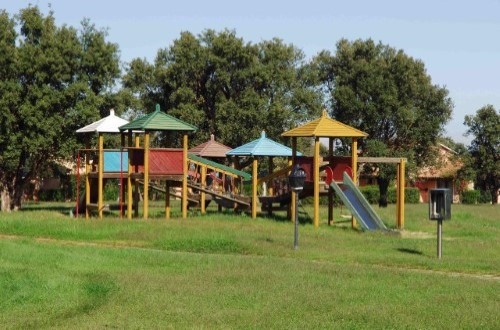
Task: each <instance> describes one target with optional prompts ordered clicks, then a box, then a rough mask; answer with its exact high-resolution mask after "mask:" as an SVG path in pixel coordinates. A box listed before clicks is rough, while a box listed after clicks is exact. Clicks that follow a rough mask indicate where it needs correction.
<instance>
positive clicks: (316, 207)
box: [314, 137, 319, 228]
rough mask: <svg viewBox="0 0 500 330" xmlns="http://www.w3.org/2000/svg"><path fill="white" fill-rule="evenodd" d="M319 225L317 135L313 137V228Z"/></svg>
mask: <svg viewBox="0 0 500 330" xmlns="http://www.w3.org/2000/svg"><path fill="white" fill-rule="evenodd" d="M318 227H319V137H315V138H314V228H318Z"/></svg>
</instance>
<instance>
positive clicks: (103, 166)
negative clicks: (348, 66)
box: [77, 106, 405, 229]
mask: <svg viewBox="0 0 500 330" xmlns="http://www.w3.org/2000/svg"><path fill="white" fill-rule="evenodd" d="M117 118H118V117H116V116H114V113H113V112H112V113H111V114H110V116H108V117H106V118H103V119H101V120H100V121H98V122H96V123H93V124H90V125H88V126H86V127H84V128H82V129H79V130H78V131H77V132H78V133H85V132H98V133H99V140H98V149H90V148H87V149H82V150H80V151H79V154H78V155H79V157H78V161H80V152H84V153H85V173H86V174H85V183H86V184H85V188H86V189H85V203H84V204H82V203H77V213H78V209H79V208H80V210H81V209H83V208H84V209H85V215H86V217H87V218H88V217H89V214H90V212H91V211H93V210H96V211H97V213H98V216H99V217H100V218H102V211H103V209H104V208H105V206H104V204H103V186H104V180H106V179H110V178H114V179H119V180H120V204H119V208H120V215H123V213H124V210H123V207H126V211H127V217H128V218H129V219H131V218H132V214H135V216H138V201H139V197H138V196H139V193H138V191H139V187H140V186H142V190H143V207H144V210H143V217H144V218H145V219H147V218H148V207H149V205H148V204H149V203H148V201H149V190H150V189H155V190H158V191H162V192H164V193H165V195H166V197H165V216H166V218H167V219H168V218H170V198H171V196H175V197H179V198H180V199H181V201H182V202H181V209H182V218H186V217H187V208H188V207H189V206H196V207H199V208H200V210H201V213H202V214H204V213H206V207H207V205H208V203H209V202H210V201H215V202H216V203H217V204H218V205H219V210H220V209H221V208H222V207H226V208H231V209H234V210H235V211H249V212H250V213H251V216H252V218H255V217H256V216H257V206H258V204H260V205H261V210H262V211H267V212H268V213H269V214H272V212H273V211H274V210H287V211H288V215H289V216H290V218H291V219H294V218H295V214H294V212H295V210H296V208H295V205H294V204H295V200H296V199H295V192H293V191H290V190H289V187H288V184H287V178H288V175H289V173H290V170H291V168H292V166H293V165H298V166H300V167H301V168H302V169H304V171H305V173H306V182H305V186H304V189H303V190H302V192H300V195H299V197H300V198H304V197H307V196H313V197H314V198H313V200H314V217H313V223H314V226H315V228H317V227H318V226H319V196H320V195H327V196H328V201H329V203H328V204H329V205H328V224H332V222H333V194H334V193H337V194H338V195H339V196H340V198H341V199H342V201H343V202H344V203H345V204H346V206H347V207H348V208H349V209H350V210H351V213H352V214H353V218H352V225H353V226H355V224H356V222H355V219H357V220H358V222H359V224H360V225H361V226H362V227H363V228H365V229H374V228H377V229H384V228H385V227H384V226H383V223H382V222H381V221H380V220H379V219H378V217H376V216H373V214H374V211H373V210H371V207H370V206H369V204H368V203H365V202H363V201H359V198H358V197H359V196H361V197H362V195H361V193H359V191H358V189H357V188H356V178H357V173H356V172H357V164H358V163H361V162H370V163H374V162H386V163H387V162H390V163H394V162H396V163H398V190H397V191H398V192H397V227H398V228H403V226H404V166H405V159H395V158H365V157H360V158H358V157H357V139H358V138H360V137H365V136H366V133H364V132H361V131H359V130H357V129H354V128H352V127H350V126H347V125H345V124H342V123H340V122H337V121H335V120H333V119H330V118H328V117H327V116H326V112H324V113H323V115H322V116H321V117H320V118H319V119H317V120H315V121H312V122H310V123H307V124H305V125H303V126H301V127H298V128H295V129H293V130H290V131H288V132H285V133H283V134H282V135H283V136H289V137H292V148H289V147H286V146H283V145H281V144H279V143H277V142H275V141H273V140H270V139H268V138H267V137H266V135H265V132H262V134H261V137H260V138H259V139H256V140H254V141H251V142H249V143H247V144H245V145H243V146H241V147H238V148H236V149H233V150H230V151H229V152H226V153H225V155H226V156H227V157H233V163H234V167H229V166H226V165H223V164H220V163H217V162H215V161H213V160H210V159H207V158H204V157H200V156H197V155H195V154H190V153H188V136H187V134H188V133H191V132H195V131H196V127H194V126H192V125H190V124H187V123H184V122H182V121H180V120H178V119H176V118H174V117H172V116H169V115H167V114H165V113H163V112H161V111H160V110H159V106H157V108H156V111H155V112H153V113H151V114H149V115H146V116H144V117H141V118H139V119H137V120H135V121H133V122H131V123H127V122H126V121H125V120H123V119H121V118H119V120H118V119H117ZM104 122H106V125H104V126H103V123H104ZM113 125H114V127H112V126H113ZM104 127H106V129H104ZM110 127H111V128H110ZM154 131H179V132H182V133H183V134H184V135H183V139H182V141H183V148H179V149H173V148H151V147H150V134H151V132H154ZM117 132H120V133H121V144H122V147H121V148H120V149H106V150H104V147H103V145H104V143H103V133H117ZM134 134H135V138H134ZM141 135H142V136H143V139H142V141H143V146H142V147H141V146H140V142H141V138H140V137H141ZM297 137H314V143H315V144H314V156H313V157H303V156H301V154H300V153H299V152H298V151H297V150H296V149H297ZM320 137H328V138H329V155H328V156H327V157H325V158H324V159H322V158H321V157H320V156H319V138H320ZM337 137H351V138H352V146H351V150H352V152H351V157H334V156H333V141H334V139H335V138H337ZM125 142H127V143H125ZM214 143H216V142H215V139H214V138H213V136H212V137H211V139H210V140H209V141H208V142H206V143H204V144H202V145H200V146H197V147H195V148H192V150H193V151H204V152H205V155H207V153H206V152H207V150H211V148H212V146H213V145H214ZM219 145H220V146H223V147H224V148H226V150H227V149H230V148H229V147H227V146H224V145H222V144H220V143H219ZM220 146H219V147H220ZM211 152H213V153H212V154H211V155H210V154H208V155H207V156H211V158H212V159H217V160H218V159H221V158H222V157H221V156H222V155H223V154H224V152H223V151H222V152H221V151H220V150H217V151H214V149H212V150H211ZM92 154H94V157H92ZM199 154H200V153H199ZM242 157H245V158H246V161H244V162H243V163H249V164H252V174H248V173H246V172H244V171H241V170H240V168H241V167H242V165H241V162H240V160H241V158H242ZM262 157H268V158H269V165H268V173H267V175H265V176H262V177H258V159H259V158H262ZM274 157H286V158H288V160H287V164H288V165H287V166H285V167H284V168H282V169H278V170H276V171H275V169H274V163H273V159H274ZM320 174H321V175H320ZM346 176H347V177H351V178H352V181H351V182H352V183H349V181H346V180H347V179H346V178H345V177H346ZM245 181H246V182H248V181H250V182H251V196H245V194H244V191H245V189H244V187H243V186H244V182H245ZM162 182H164V184H162ZM260 187H263V188H262V189H260ZM133 188H135V189H133ZM171 188H176V191H173V189H171ZM133 190H134V191H133ZM258 190H261V194H260V195H259V194H258ZM354 197H356V198H358V199H356V200H355V199H354ZM125 199H126V203H123V202H124V201H125ZM78 204H80V205H78ZM132 211H134V213H133V212H132ZM367 215H368V216H369V218H367Z"/></svg>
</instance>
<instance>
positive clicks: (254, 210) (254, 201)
mask: <svg viewBox="0 0 500 330" xmlns="http://www.w3.org/2000/svg"><path fill="white" fill-rule="evenodd" d="M258 165H259V164H258V161H257V157H254V158H253V162H252V219H255V218H256V217H257V175H258V173H257V167H258Z"/></svg>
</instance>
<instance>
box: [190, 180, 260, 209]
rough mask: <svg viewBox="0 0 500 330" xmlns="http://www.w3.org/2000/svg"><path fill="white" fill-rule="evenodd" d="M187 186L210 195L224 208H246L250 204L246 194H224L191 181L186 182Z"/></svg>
mask: <svg viewBox="0 0 500 330" xmlns="http://www.w3.org/2000/svg"><path fill="white" fill-rule="evenodd" d="M188 187H189V188H191V189H193V190H197V191H202V192H204V193H205V194H209V195H211V196H212V199H213V200H214V201H215V202H216V203H217V204H219V205H221V206H223V207H226V208H232V209H237V210H246V209H248V208H250V206H251V204H252V203H251V200H250V197H246V196H241V195H236V194H224V193H220V192H217V191H213V190H211V189H208V188H202V187H201V186H199V185H197V184H193V183H188Z"/></svg>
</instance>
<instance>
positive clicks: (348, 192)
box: [330, 172, 387, 230]
mask: <svg viewBox="0 0 500 330" xmlns="http://www.w3.org/2000/svg"><path fill="white" fill-rule="evenodd" d="M343 177H344V183H340V184H337V183H335V182H334V181H332V183H331V184H330V187H331V188H332V189H333V190H334V191H335V192H336V193H337V195H339V197H340V199H341V200H342V202H343V203H344V205H346V206H347V207H348V208H349V210H350V211H351V213H352V214H353V215H354V217H355V218H356V220H357V221H358V222H359V223H360V224H361V226H363V228H364V229H367V230H377V229H378V230H387V228H386V227H385V225H384V223H383V222H382V220H380V217H379V216H378V215H377V214H376V213H375V211H374V210H373V208H372V207H371V205H370V203H368V201H367V200H366V198H365V197H364V196H363V194H362V193H361V191H359V189H358V188H357V187H356V185H355V184H354V182H353V181H352V180H351V178H350V177H349V175H347V174H346V173H345V172H344V175H343Z"/></svg>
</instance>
